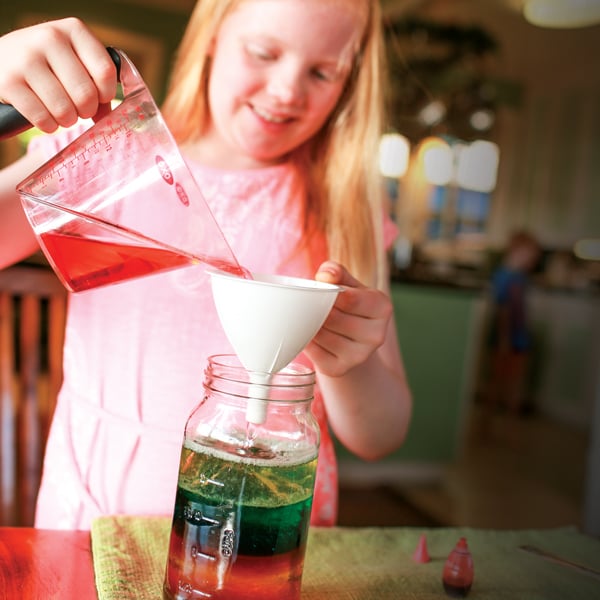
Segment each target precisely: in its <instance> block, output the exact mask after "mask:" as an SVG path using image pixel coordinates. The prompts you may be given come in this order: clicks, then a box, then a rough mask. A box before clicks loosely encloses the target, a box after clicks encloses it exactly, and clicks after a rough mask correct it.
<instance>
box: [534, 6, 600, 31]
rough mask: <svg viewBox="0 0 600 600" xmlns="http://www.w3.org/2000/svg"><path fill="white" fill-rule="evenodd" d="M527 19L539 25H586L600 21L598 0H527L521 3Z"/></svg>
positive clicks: (563, 26)
mask: <svg viewBox="0 0 600 600" xmlns="http://www.w3.org/2000/svg"><path fill="white" fill-rule="evenodd" d="M523 14H524V16H525V18H526V19H527V21H529V22H530V23H531V24H533V25H538V26H539V27H552V28H571V27H588V26H590V25H596V24H598V23H600V2H598V0H569V1H568V2H567V1H566V0H527V1H526V2H525V4H524V5H523Z"/></svg>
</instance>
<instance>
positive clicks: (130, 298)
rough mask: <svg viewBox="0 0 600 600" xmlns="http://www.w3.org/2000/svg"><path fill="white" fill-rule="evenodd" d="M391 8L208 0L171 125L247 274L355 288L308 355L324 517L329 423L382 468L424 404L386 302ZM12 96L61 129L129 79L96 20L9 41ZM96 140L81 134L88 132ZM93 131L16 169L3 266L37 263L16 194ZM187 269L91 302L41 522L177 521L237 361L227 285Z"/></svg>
mask: <svg viewBox="0 0 600 600" xmlns="http://www.w3.org/2000/svg"><path fill="white" fill-rule="evenodd" d="M379 19H380V15H379V7H378V3H377V2H373V1H372V0H344V1H341V0H241V1H240V0H199V1H198V3H197V5H196V8H195V10H194V12H193V14H192V15H191V18H190V22H189V26H188V28H187V31H186V32H185V35H184V37H183V40H182V43H181V46H180V49H179V51H178V54H177V59H176V62H175V66H174V71H173V73H172V77H171V85H170V90H169V92H168V95H167V98H166V101H165V103H164V107H163V114H164V116H165V119H166V121H167V123H168V125H169V127H170V129H171V130H172V132H173V134H174V136H175V138H176V140H177V142H178V144H179V145H180V148H181V151H182V153H183V154H184V156H185V157H186V161H187V162H188V164H189V167H190V169H191V170H192V172H193V174H194V176H195V178H196V180H197V182H198V184H199V186H200V188H201V189H202V191H203V194H204V195H205V197H206V200H207V202H208V204H209V206H210V208H211V210H212V211H213V213H214V215H215V218H216V220H217V222H218V223H219V224H220V226H221V227H222V229H223V231H224V234H225V236H226V238H227V240H228V241H229V242H230V245H231V246H232V249H233V252H234V254H235V255H236V257H237V258H238V260H239V262H240V264H242V265H244V266H245V267H247V268H249V269H250V270H253V271H257V272H272V273H283V274H287V275H294V276H299V277H313V276H315V273H316V278H317V279H320V280H322V281H327V282H331V283H336V284H340V285H343V286H345V288H346V289H345V291H344V293H343V294H340V295H339V297H338V299H337V301H336V304H335V306H334V308H333V310H332V312H331V314H330V316H329V317H328V319H327V320H326V322H325V324H324V325H323V327H322V329H321V330H320V331H319V332H318V334H317V335H316V336H315V338H314V339H313V340H312V342H311V343H310V344H309V345H308V346H307V347H306V349H305V351H304V353H303V356H302V357H301V358H302V360H304V361H308V362H309V363H310V364H312V366H313V367H314V369H315V371H316V373H317V379H318V386H317V390H316V399H315V402H314V404H313V410H314V412H315V415H316V416H317V419H318V420H319V424H320V426H321V430H322V442H321V449H320V456H319V467H318V474H317V483H316V490H315V496H314V502H313V513H312V523H313V524H320V525H332V524H334V523H335V522H336V506H337V477H336V462H335V455H334V451H333V444H332V441H331V435H330V433H329V427H331V429H332V430H333V432H334V433H335V434H336V436H337V437H338V438H339V440H340V441H341V443H343V444H344V445H345V446H346V447H347V448H348V449H349V450H351V451H352V452H354V453H356V454H357V455H358V456H360V457H362V458H364V459H366V460H374V459H377V458H380V457H382V456H384V455H385V454H387V453H389V452H391V451H392V450H394V449H395V448H397V447H398V446H399V445H400V444H401V443H402V441H403V439H404V437H405V434H406V430H407V427H408V423H409V420H410V412H411V396H410V392H409V389H408V386H407V382H406V377H405V373H404V369H403V365H402V360H401V355H400V351H399V348H398V344H397V340H396V334H395V326H394V323H393V316H392V313H393V311H392V305H391V302H390V299H389V296H388V294H387V293H386V281H387V274H386V270H385V248H386V246H389V244H390V243H391V241H392V239H391V235H393V228H392V227H391V224H390V223H389V221H387V220H386V218H385V217H384V209H383V206H382V200H381V194H380V192H381V185H380V181H379V180H378V174H377V170H376V164H375V158H376V156H377V144H378V141H379V135H380V124H381V89H380V88H381V83H382V81H381V74H382V66H381V55H382V37H381V32H380V23H379ZM0 54H1V55H2V56H5V57H10V61H9V60H8V58H7V61H6V62H10V65H8V66H5V67H3V70H2V73H1V74H0V97H2V99H3V101H4V102H8V103H10V104H13V105H14V106H15V107H16V108H17V109H18V110H19V111H20V112H21V113H22V114H23V115H25V116H26V117H27V118H28V119H29V120H30V121H31V122H32V123H34V124H35V125H36V126H38V127H39V128H40V129H42V130H43V131H45V132H52V131H54V130H55V129H56V128H57V127H58V126H63V127H69V126H72V125H73V124H74V123H75V121H76V120H77V118H79V117H83V118H89V117H93V116H95V115H97V114H99V111H100V112H102V110H103V105H104V104H105V103H107V102H109V101H110V99H111V98H112V97H113V96H114V94H115V87H116V74H115V69H114V66H113V64H112V62H111V61H110V59H109V56H108V54H107V52H106V50H105V48H104V46H103V45H102V43H100V42H99V41H98V40H97V39H95V38H94V37H93V36H92V34H91V33H90V31H89V30H88V29H87V27H86V26H85V25H84V24H83V23H81V22H80V21H79V20H77V19H74V18H71V19H64V20H61V21H57V22H52V23H45V24H41V25H37V26H34V27H32V28H28V29H23V30H19V31H15V32H12V33H9V34H7V35H6V36H4V37H3V38H0ZM75 129H78V128H75ZM73 135H74V133H73V132H72V131H71V130H67V131H66V133H62V134H60V135H57V136H42V137H41V138H37V140H39V141H36V142H34V143H32V144H30V149H29V151H28V153H27V155H26V156H25V157H23V158H22V159H20V160H19V161H18V162H17V163H15V164H13V165H11V166H9V167H7V168H6V169H5V170H4V171H3V172H2V173H1V176H0V206H1V211H2V219H1V224H0V238H1V239H2V247H1V249H0V265H6V264H9V263H11V262H14V261H16V260H19V259H21V258H23V257H25V256H27V255H28V254H29V253H31V252H32V251H34V250H35V239H34V236H33V234H32V232H31V229H30V228H29V226H28V224H27V221H26V220H25V217H24V215H23V213H22V210H21V208H20V203H19V201H18V199H17V198H16V195H15V192H14V188H15V184H16V183H17V182H18V181H20V180H21V179H23V178H24V177H25V176H27V175H28V174H29V173H30V172H31V171H32V170H33V169H34V168H35V167H36V166H37V165H38V164H39V163H40V162H41V161H42V160H44V159H47V158H48V157H50V156H52V155H53V154H55V153H56V152H57V150H58V149H59V148H60V147H61V146H62V145H64V144H65V143H66V142H67V141H68V139H70V138H72V137H73ZM197 271H198V270H197V269H196V270H195V269H184V270H180V271H173V272H170V273H166V274H161V275H157V276H155V277H147V278H142V279H139V280H136V281H131V282H128V283H127V284H124V285H116V286H109V287H106V288H98V289H96V290H92V291H89V292H86V293H84V294H76V295H72V296H71V298H70V302H69V318H68V323H67V331H66V341H65V374H64V384H63V388H62V390H61V393H60V397H59V400H58V404H57V408H56V412H55V415H54V420H53V424H52V429H51V432H50V436H49V440H48V445H47V449H46V457H45V466H44V474H43V480H42V484H41V488H40V493H39V498H38V507H37V515H36V526H38V527H50V528H57V527H58V528H79V529H81V528H88V527H89V526H90V522H91V520H92V519H93V518H94V517H96V516H98V515H101V514H119V513H128V514H165V515H168V514H171V513H172V508H173V500H174V492H175V487H176V478H177V471H178V460H179V452H180V448H181V437H182V432H183V427H184V424H185V420H186V418H187V416H188V415H189V413H190V412H191V410H192V408H193V407H194V405H195V404H196V403H197V401H198V399H199V388H200V376H201V369H202V368H203V365H204V364H205V363H206V357H207V356H208V355H210V354H214V353H219V352H231V351H232V350H231V348H230V347H229V345H228V343H227V340H226V339H225V338H224V335H223V332H222V331H221V330H220V326H219V324H218V319H217V317H216V313H215V310H214V307H213V305H212V299H211V295H210V289H209V287H210V286H209V284H208V283H207V282H206V281H204V280H203V281H201V283H202V284H201V285H190V282H191V280H192V278H194V279H197V278H198V272H197Z"/></svg>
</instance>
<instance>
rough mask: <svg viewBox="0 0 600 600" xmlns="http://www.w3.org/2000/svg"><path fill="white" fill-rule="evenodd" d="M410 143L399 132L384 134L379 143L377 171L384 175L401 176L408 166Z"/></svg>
mask: <svg viewBox="0 0 600 600" xmlns="http://www.w3.org/2000/svg"><path fill="white" fill-rule="evenodd" d="M409 155H410V144H409V142H408V140H407V139H406V138H405V137H404V136H403V135H400V134H399V133H387V134H385V135H384V136H383V137H382V138H381V141H380V143H379V171H380V172H381V174H382V175H383V176H384V177H402V175H404V174H405V173H406V170H407V168H408V159H409Z"/></svg>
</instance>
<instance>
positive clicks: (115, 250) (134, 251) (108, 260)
mask: <svg viewBox="0 0 600 600" xmlns="http://www.w3.org/2000/svg"><path fill="white" fill-rule="evenodd" d="M40 240H41V242H42V244H43V245H44V246H45V247H46V249H47V251H48V253H49V255H50V256H51V257H52V259H51V260H52V263H53V266H54V268H55V269H56V271H58V272H59V273H60V276H61V279H62V281H63V283H64V284H65V286H66V287H67V288H68V289H69V290H71V291H72V292H82V291H84V290H88V289H91V288H95V287H100V286H104V285H109V284H113V283H118V282H120V281H125V280H127V279H134V278H137V277H142V276H144V275H151V274H154V273H160V272H161V271H169V270H172V269H177V268H180V267H187V266H191V265H198V264H200V263H201V262H206V263H207V264H210V265H212V266H213V267H216V268H217V269H220V270H221V271H226V272H227V273H232V274H234V275H239V276H241V277H246V278H250V275H249V273H248V272H247V271H246V270H245V269H243V268H242V267H239V266H238V265H237V264H234V263H226V262H224V261H222V260H219V259H210V258H209V259H204V258H203V259H202V261H201V260H200V259H199V258H195V257H192V256H186V255H184V254H180V253H178V252H176V251H174V250H170V249H168V248H162V247H160V246H157V247H151V246H138V245H135V244H117V243H114V242H108V241H105V240H100V239H95V238H90V237H81V236H78V235H72V234H69V233H62V232H60V231H58V232H56V231H53V232H49V233H44V234H41V235H40Z"/></svg>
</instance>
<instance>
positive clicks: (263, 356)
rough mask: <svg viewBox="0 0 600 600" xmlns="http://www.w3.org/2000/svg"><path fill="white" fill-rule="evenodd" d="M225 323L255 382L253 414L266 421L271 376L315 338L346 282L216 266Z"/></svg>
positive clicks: (219, 307) (219, 309)
mask: <svg viewBox="0 0 600 600" xmlns="http://www.w3.org/2000/svg"><path fill="white" fill-rule="evenodd" d="M208 272H209V273H210V275H211V284H212V292H213V298H214V301H215V305H216V308H217V313H218V315H219V319H220V321H221V325H222V326H223V329H224V331H225V334H226V335H227V338H228V339H229V341H230V343H231V345H232V346H233V349H234V350H235V353H236V354H237V356H238V358H239V359H240V361H241V363H242V364H243V365H244V368H245V369H246V370H247V371H249V372H250V377H251V381H252V382H253V383H254V384H255V385H253V386H252V388H253V389H252V390H251V394H250V395H251V397H252V398H251V401H250V402H249V404H248V412H247V419H248V421H249V422H251V423H257V424H260V423H263V422H264V420H265V418H266V403H265V402H264V401H263V400H261V399H266V398H268V393H269V388H268V385H269V381H270V379H271V375H272V374H273V373H277V371H280V370H281V369H283V368H284V367H285V366H286V365H287V364H288V363H290V362H291V361H292V360H293V359H294V358H295V357H296V356H297V355H298V354H299V353H300V352H301V351H302V350H303V349H304V347H305V346H306V344H308V342H310V340H311V339H312V338H313V337H314V335H315V334H316V333H317V331H318V330H319V329H320V327H321V325H322V324H323V322H324V321H325V319H326V318H327V315H328V314H329V311H330V310H331V307H332V306H333V303H334V302H335V299H336V298H337V295H338V293H339V292H340V291H341V289H342V288H341V287H339V286H336V285H331V284H329V283H321V282H319V281H315V280H311V279H300V278H297V277H287V276H284V275H263V274H256V273H252V277H253V279H244V278H243V277H238V276H235V275H230V274H229V273H225V272H223V271H218V270H214V269H210V270H209V271H208Z"/></svg>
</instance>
